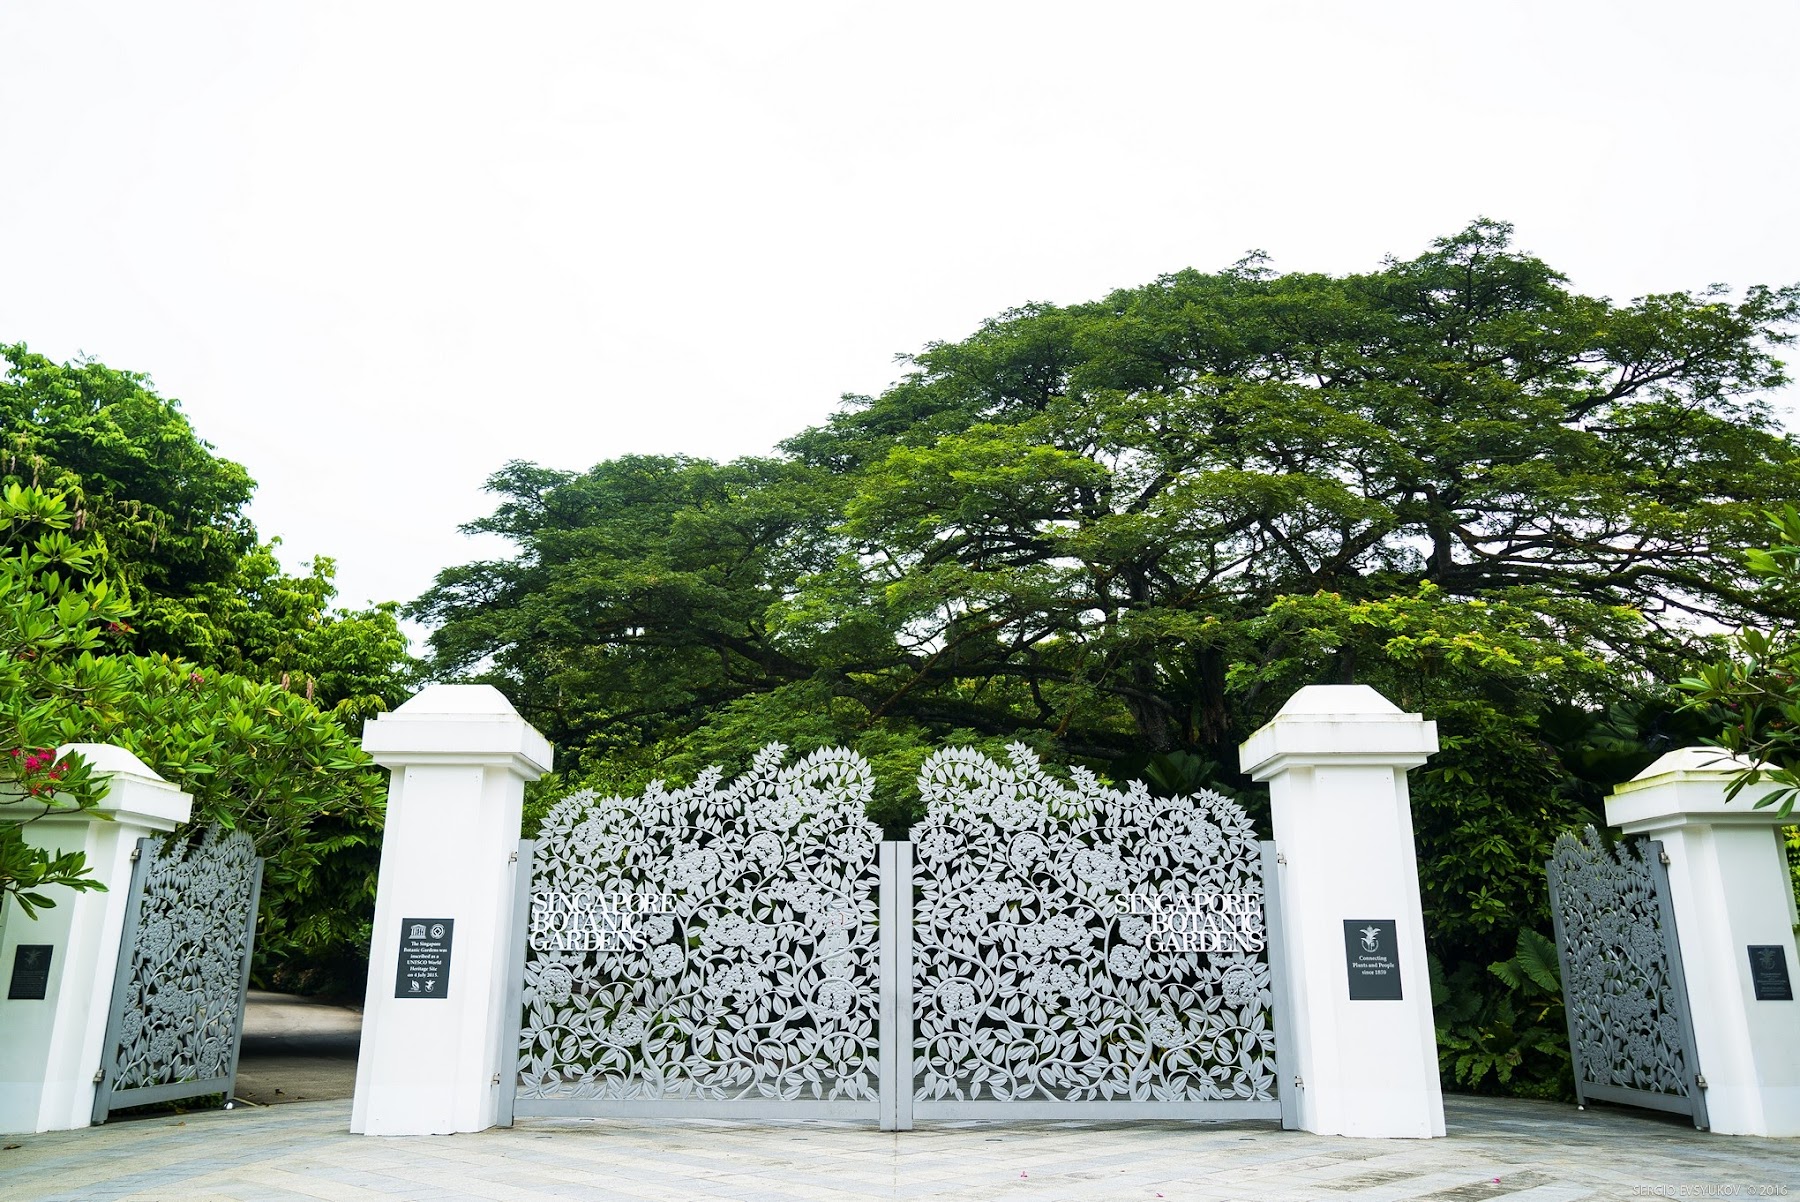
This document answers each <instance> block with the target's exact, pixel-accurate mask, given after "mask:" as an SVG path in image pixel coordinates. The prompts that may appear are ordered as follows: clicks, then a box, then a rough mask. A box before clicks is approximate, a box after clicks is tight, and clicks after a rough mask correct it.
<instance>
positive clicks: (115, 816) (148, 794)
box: [0, 743, 194, 831]
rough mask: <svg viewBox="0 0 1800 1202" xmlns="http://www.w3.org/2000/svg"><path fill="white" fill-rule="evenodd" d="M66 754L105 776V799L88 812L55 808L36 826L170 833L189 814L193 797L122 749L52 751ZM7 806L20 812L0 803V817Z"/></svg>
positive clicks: (79, 746) (91, 746)
mask: <svg viewBox="0 0 1800 1202" xmlns="http://www.w3.org/2000/svg"><path fill="white" fill-rule="evenodd" d="M69 754H74V755H79V756H80V757H81V758H82V759H84V760H86V761H87V762H88V765H89V766H90V767H91V768H92V769H93V772H94V775H95V776H96V777H105V778H107V785H106V796H105V797H103V798H101V799H100V804H98V805H96V806H94V807H93V808H92V809H87V810H76V809H69V810H59V811H56V812H53V813H51V814H47V815H45V816H44V817H43V818H40V819H38V821H39V822H51V823H55V822H104V821H106V820H107V819H108V818H110V819H112V820H113V821H114V822H124V823H128V824H130V825H132V826H136V827H141V828H143V829H144V830H147V831H172V830H174V829H175V828H176V827H178V826H180V825H181V824H182V823H184V822H186V821H187V820H188V819H189V817H191V816H192V815H193V812H194V798H193V795H192V794H189V793H183V792H182V791H181V790H180V789H179V788H177V787H176V786H174V785H172V784H170V783H169V782H168V781H166V780H164V779H163V778H162V777H160V776H158V775H157V774H156V770H155V769H153V768H151V767H150V765H148V764H146V763H144V761H143V760H140V759H138V757H137V756H136V755H134V754H132V753H131V752H130V751H128V750H126V749H125V748H123V747H117V746H114V745H113V744H111V743H64V744H63V745H62V746H61V747H58V748H57V749H56V755H57V758H58V759H61V758H62V757H63V756H65V755H69ZM9 805H21V808H24V807H23V805H22V803H17V802H13V803H5V804H0V813H4V812H5V811H6V810H7V808H8V807H9ZM33 808H35V807H33Z"/></svg>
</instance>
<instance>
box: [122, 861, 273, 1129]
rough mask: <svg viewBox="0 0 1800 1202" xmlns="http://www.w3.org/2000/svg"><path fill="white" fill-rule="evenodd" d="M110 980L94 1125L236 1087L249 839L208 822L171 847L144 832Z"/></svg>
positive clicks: (253, 903) (246, 957) (252, 889)
mask: <svg viewBox="0 0 1800 1202" xmlns="http://www.w3.org/2000/svg"><path fill="white" fill-rule="evenodd" d="M133 858H134V863H133V866H132V876H131V894H130V897H129V898H128V900H127V902H126V911H125V924H124V931H123V934H122V937H121V939H120V941H119V959H118V965H117V968H116V971H115V973H114V977H113V1002H112V1008H111V1011H110V1013H109V1014H108V1016H107V1024H106V1037H105V1039H104V1041H103V1042H102V1044H101V1048H102V1060H101V1064H100V1068H99V1071H98V1072H97V1074H96V1078H95V1081H96V1088H95V1090H94V1121H95V1122H96V1123H103V1122H105V1121H106V1116H107V1114H108V1113H109V1112H111V1111H113V1110H118V1109H121V1108H123V1107H127V1106H142V1105H147V1104H149V1103H152V1102H168V1101H174V1100H176V1099H180V1098H192V1097H202V1096H205V1095H207V1094H223V1095H225V1098H226V1100H227V1101H229V1100H230V1098H231V1094H232V1091H233V1089H234V1088H235V1087H236V1084H237V1065H238V1050H239V1048H240V1046H241V1044H242V1041H243V1016H244V996H245V993H246V992H247V990H248V989H249V985H250V962H251V958H252V956H253V954H254V952H255V947H256V911H257V906H258V903H259V902H260V900H261V896H262V873H263V862H262V860H261V859H259V858H258V857H257V855H256V847H255V845H254V844H253V843H252V842H251V840H250V836H248V835H246V834H245V833H244V832H242V831H230V832H226V831H222V830H220V829H219V828H217V827H213V828H209V829H208V830H207V831H206V832H205V833H204V834H203V835H202V837H201V840H200V842H198V843H194V844H186V843H177V844H176V845H175V846H174V847H172V848H170V849H169V850H168V851H166V852H165V851H163V850H162V849H161V846H160V843H159V841H158V840H155V839H140V840H139V841H138V846H137V850H136V852H135V853H134V857H133Z"/></svg>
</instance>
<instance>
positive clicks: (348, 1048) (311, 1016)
mask: <svg viewBox="0 0 1800 1202" xmlns="http://www.w3.org/2000/svg"><path fill="white" fill-rule="evenodd" d="M361 1032H362V1014H361V1013H360V1012H358V1010H357V1009H356V1008H355V1007H352V1006H338V1005H332V1004H330V1003H327V1002H320V1001H316V1000H313V999H311V998H299V997H293V996H290V995H288V994H282V993H263V992H260V991H257V990H252V991H251V993H250V996H249V998H248V999H247V1004H246V1005H245V1007H244V1042H243V1047H242V1051H241V1054H240V1055H239V1058H238V1077H237V1096H238V1097H239V1098H241V1099H243V1100H244V1101H247V1102H254V1103H255V1104H257V1105H259V1106H273V1105H277V1104H279V1103H283V1102H321V1101H325V1100H328V1099H332V1098H348V1097H349V1096H350V1095H351V1093H352V1092H353V1090H354V1089H355V1087H356V1052H357V1043H358V1041H359V1039H360V1037H361Z"/></svg>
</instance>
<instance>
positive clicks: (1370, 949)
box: [1344, 918, 1400, 1002]
mask: <svg viewBox="0 0 1800 1202" xmlns="http://www.w3.org/2000/svg"><path fill="white" fill-rule="evenodd" d="M1397 927H1398V924H1397V923H1396V922H1395V921H1394V920H1393V919H1392V918H1346V919H1344V963H1345V965H1346V966H1347V967H1348V969H1349V972H1350V1000H1351V1001H1353V1002H1397V1001H1399V1000H1400V938H1399V934H1398V931H1397Z"/></svg>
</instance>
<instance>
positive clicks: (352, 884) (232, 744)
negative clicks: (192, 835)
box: [64, 656, 385, 993]
mask: <svg viewBox="0 0 1800 1202" xmlns="http://www.w3.org/2000/svg"><path fill="white" fill-rule="evenodd" d="M123 663H124V665H125V668H126V678H125V689H124V694H123V697H122V698H121V700H120V702H119V704H118V705H117V707H116V708H115V709H114V710H112V711H111V712H110V713H108V714H107V715H105V716H104V717H101V716H97V715H93V714H90V713H83V714H81V715H80V716H79V717H75V718H73V719H72V720H71V721H69V722H68V723H67V726H66V729H65V732H64V733H65V737H67V738H76V737H79V738H80V739H81V740H83V741H90V742H106V743H114V744H117V745H119V746H122V747H125V748H128V749H129V750H131V751H132V752H133V753H135V754H136V755H137V756H138V758H139V759H141V760H143V761H144V762H145V763H146V764H149V765H150V766H151V767H153V768H155V769H156V771H157V772H158V773H159V774H161V775H162V776H163V777H164V778H165V779H167V780H169V781H171V782H173V783H174V784H175V785H177V786H178V787H180V788H181V789H183V790H185V791H186V792H189V793H191V794H193V797H194V812H193V818H192V820H191V825H192V826H194V827H199V826H204V825H206V824H209V823H215V822H216V823H219V824H221V825H223V826H226V827H228V828H237V829H241V830H244V831H246V832H248V833H249V834H250V836H251V837H252V838H253V839H254V840H255V841H256V845H257V850H258V851H259V852H260V853H261V854H262V855H264V856H266V857H267V859H268V863H267V866H266V868H265V870H264V876H263V893H262V914H261V918H260V921H259V925H258V929H257V977H258V980H259V981H260V982H263V983H279V984H281V985H283V986H286V987H289V988H299V989H301V990H302V991H304V992H335V993H346V992H354V991H355V990H356V989H357V988H358V987H359V986H360V983H361V980H362V974H363V971H364V969H365V966H366V957H367V949H368V943H369V920H370V917H371V915H372V914H373V911H374V903H375V879H376V872H377V869H378V867H379V859H380V856H379V848H380V838H381V827H382V819H383V815H384V805H385V802H384V797H385V782H384V781H383V779H382V775H381V773H380V772H379V771H377V770H376V769H375V768H374V767H373V766H372V765H371V764H370V763H369V760H368V757H367V756H365V755H364V754H363V752H362V750H361V749H360V747H359V746H358V745H357V740H356V739H355V738H354V737H353V736H352V735H351V734H350V732H349V731H348V730H347V729H346V728H345V726H344V725H343V724H342V723H341V722H340V721H339V720H338V719H337V718H336V717H334V716H333V715H332V714H330V713H326V712H322V711H321V710H320V709H319V708H318V707H317V706H316V705H314V704H313V703H311V702H309V701H307V700H306V699H305V698H304V697H302V696H299V695H297V694H295V693H292V692H289V691H287V690H285V689H283V688H281V687H280V686H279V685H275V684H267V683H263V682H260V681H255V680H249V679H246V678H244V677H240V676H235V675H233V674H231V673H226V672H217V671H211V670H202V669H199V668H196V667H194V666H193V665H191V664H187V663H183V662H181V661H179V660H172V659H169V658H168V657H166V656H134V657H130V658H129V659H126V660H124V661H123Z"/></svg>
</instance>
